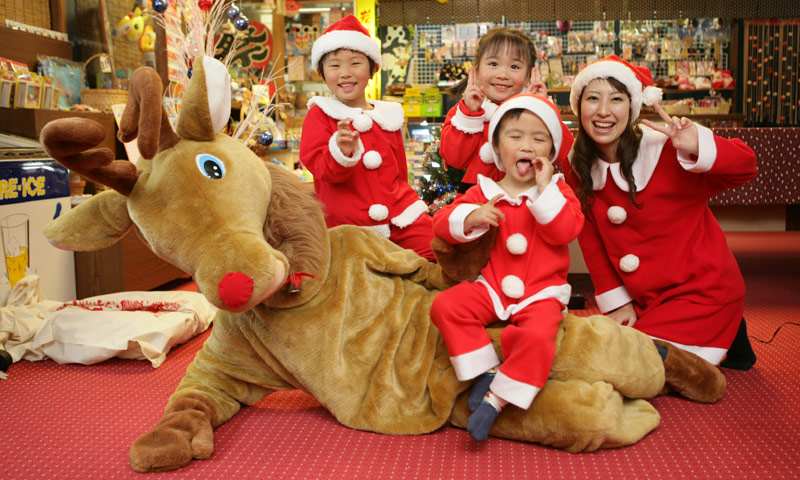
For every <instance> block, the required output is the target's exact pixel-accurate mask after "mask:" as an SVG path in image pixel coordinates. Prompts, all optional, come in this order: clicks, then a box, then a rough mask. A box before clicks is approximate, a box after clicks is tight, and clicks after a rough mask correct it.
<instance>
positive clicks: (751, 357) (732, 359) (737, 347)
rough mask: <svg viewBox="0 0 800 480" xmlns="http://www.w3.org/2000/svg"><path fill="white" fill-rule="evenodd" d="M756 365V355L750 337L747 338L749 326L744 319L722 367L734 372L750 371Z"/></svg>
mask: <svg viewBox="0 0 800 480" xmlns="http://www.w3.org/2000/svg"><path fill="white" fill-rule="evenodd" d="M755 363H756V354H755V352H753V347H752V346H750V337H748V336H747V324H746V323H745V321H744V317H742V323H740V324H739V331H737V332H736V338H734V339H733V343H731V346H730V348H729V349H728V355H726V356H725V359H724V360H723V361H722V363H720V364H719V366H720V367H725V368H732V369H734V370H750V368H751V367H752V366H753V365H754V364H755Z"/></svg>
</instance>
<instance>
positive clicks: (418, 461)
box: [0, 233, 800, 480]
mask: <svg viewBox="0 0 800 480" xmlns="http://www.w3.org/2000/svg"><path fill="white" fill-rule="evenodd" d="M770 238H771V240H770ZM730 243H731V246H732V248H734V250H735V251H736V253H737V257H738V258H739V260H740V262H741V263H742V269H743V271H744V273H745V277H746V281H747V286H748V293H747V302H746V307H745V315H746V318H747V320H748V325H749V327H750V334H751V335H753V336H755V337H758V338H761V339H764V340H768V339H769V338H770V337H771V336H772V335H773V333H774V332H775V330H776V329H777V328H778V327H779V326H780V325H781V324H783V323H784V322H798V321H800V268H798V266H800V236H798V235H796V234H793V233H792V234H781V235H777V236H776V235H774V234H773V235H768V236H766V237H765V236H759V235H752V234H734V235H732V236H731V237H730ZM587 308H588V310H586V311H581V312H576V313H592V304H591V303H589V305H588V306H587ZM207 335H208V332H207V333H205V334H203V335H201V336H199V337H196V338H194V339H192V340H190V341H189V342H187V343H186V344H184V345H181V346H180V347H178V348H176V349H173V350H172V351H171V352H170V354H169V355H168V357H167V360H166V362H165V363H164V364H163V365H162V366H161V367H159V368H157V369H153V368H152V367H151V366H150V364H149V363H148V362H142V361H131V360H116V359H115V360H111V361H107V362H104V363H102V364H99V365H94V366H78V365H58V364H56V363H54V362H51V361H44V362H36V363H32V362H26V361H22V362H19V363H16V364H14V365H12V366H11V368H10V369H9V371H8V373H9V379H8V380H5V381H0V412H1V413H0V432H2V440H0V478H3V479H6V480H15V479H20V480H31V479H126V478H145V477H144V476H143V475H141V474H137V473H135V472H133V470H131V469H130V467H129V465H128V448H129V446H130V444H131V443H132V442H133V440H134V439H136V438H137V437H138V436H139V435H141V434H142V433H143V432H145V431H146V430H147V429H148V428H149V427H150V426H152V425H153V424H154V423H155V422H156V420H158V418H160V416H161V413H162V409H163V407H164V404H165V403H166V400H167V398H168V397H169V395H170V394H171V393H172V392H173V391H174V389H175V387H176V386H177V384H178V382H179V380H180V378H181V377H182V376H183V373H184V371H185V369H186V367H187V365H188V364H189V363H190V362H191V360H192V358H193V357H194V354H195V352H196V351H197V350H198V349H199V348H200V347H201V346H202V343H203V341H204V340H205V338H206V337H207ZM753 347H754V349H755V351H756V354H757V355H758V363H757V364H756V367H755V368H754V369H753V370H751V371H749V372H738V371H733V370H727V369H723V371H724V373H725V375H726V377H727V379H728V389H727V391H726V393H725V397H724V398H723V399H722V401H720V402H719V403H718V404H716V405H700V404H695V403H691V402H688V401H685V400H682V399H680V398H678V397H659V398H656V399H655V400H654V401H653V404H654V405H655V406H656V408H657V409H658V410H659V412H660V413H661V415H662V422H661V425H660V426H659V427H658V428H657V429H656V430H655V431H654V432H652V433H651V434H650V435H648V436H647V437H645V438H644V439H643V440H642V441H641V442H639V443H637V444H636V445H633V446H631V447H626V448H621V449H615V450H605V451H599V452H595V453H591V454H570V453H566V452H564V451H561V450H556V449H552V448H547V447H542V446H539V445H533V444H526V443H521V442H515V441H509V440H501V439H495V438H490V439H489V440H488V441H486V442H484V443H482V444H476V443H475V442H473V441H472V440H471V439H470V437H469V435H468V434H467V433H466V432H465V431H463V430H459V429H455V428H442V429H441V430H439V431H437V432H435V433H433V434H430V435H423V436H415V437H392V436H387V435H378V434H373V433H366V432H360V431H355V430H350V429H348V428H345V427H342V426H341V425H339V424H338V423H337V422H336V421H335V420H334V418H333V417H332V416H331V415H330V414H328V413H327V412H326V411H325V410H324V409H323V408H322V407H321V406H320V405H319V404H318V403H317V402H316V401H315V400H314V399H313V398H311V397H310V396H308V395H306V394H303V393H300V392H284V393H276V394H274V395H272V396H270V397H268V398H266V399H265V400H263V401H262V402H261V403H259V404H258V405H256V406H253V407H249V408H244V409H243V410H242V411H241V413H240V414H238V415H237V416H235V417H234V418H233V419H232V420H231V421H229V422H228V423H226V424H225V425H223V426H222V427H220V428H218V429H217V430H216V432H215V446H216V449H215V452H214V455H213V456H212V458H211V459H210V460H206V461H195V462H193V463H192V464H190V465H189V466H188V467H186V468H184V469H182V470H179V471H177V472H168V473H164V474H151V475H150V476H149V478H169V479H172V478H181V479H222V478H226V479H227V478H229V479H267V478H278V479H283V478H303V479H306V478H309V479H310V478H337V479H338V478H341V479H352V478H356V479H394V478H402V479H406V478H407V479H461V478H465V479H466V478H481V479H506V478H507V479H520V478H548V479H550V478H553V479H583V478H585V479H606V478H609V479H610V478H614V479H621V478H622V479H625V478H635V479H660V478H670V479H671V478H676V479H678V478H679V479H691V478H697V479H776V478H798V477H799V476H800V466H798V464H799V463H800V401H798V400H799V399H800V383H798V378H800V355H798V351H800V328H798V327H797V326H792V325H786V326H784V327H783V328H782V329H781V330H780V332H779V333H778V334H777V336H776V337H775V339H774V340H772V342H771V343H769V344H762V343H759V342H758V341H755V340H754V341H753Z"/></svg>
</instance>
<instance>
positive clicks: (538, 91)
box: [528, 67, 547, 97]
mask: <svg viewBox="0 0 800 480" xmlns="http://www.w3.org/2000/svg"><path fill="white" fill-rule="evenodd" d="M528 93H532V94H534V95H540V96H542V97H546V96H547V86H546V85H545V84H544V82H543V81H542V74H541V73H540V72H539V67H533V68H531V84H530V85H528Z"/></svg>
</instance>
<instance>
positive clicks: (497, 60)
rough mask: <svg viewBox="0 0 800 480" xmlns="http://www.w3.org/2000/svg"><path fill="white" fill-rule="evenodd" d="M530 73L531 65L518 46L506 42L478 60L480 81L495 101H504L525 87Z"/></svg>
mask: <svg viewBox="0 0 800 480" xmlns="http://www.w3.org/2000/svg"><path fill="white" fill-rule="evenodd" d="M529 75H530V65H528V62H527V60H525V59H524V58H523V56H522V54H521V53H520V52H518V51H517V49H516V48H513V47H512V46H511V44H509V43H505V44H503V45H500V46H498V48H496V49H494V50H492V51H488V52H486V55H484V56H483V57H481V59H480V62H478V82H479V84H480V87H481V90H482V91H483V93H484V95H486V96H487V97H488V98H489V100H492V101H493V102H495V103H502V102H503V100H506V99H507V98H509V97H512V96H514V95H516V94H518V93H520V92H522V89H523V88H525V85H526V84H527V83H528V77H529Z"/></svg>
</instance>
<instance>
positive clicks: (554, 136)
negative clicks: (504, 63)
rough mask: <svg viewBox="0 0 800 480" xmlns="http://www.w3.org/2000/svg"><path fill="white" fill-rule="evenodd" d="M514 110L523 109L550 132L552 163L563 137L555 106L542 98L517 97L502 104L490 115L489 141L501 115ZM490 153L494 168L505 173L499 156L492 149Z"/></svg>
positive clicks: (556, 156) (532, 96)
mask: <svg viewBox="0 0 800 480" xmlns="http://www.w3.org/2000/svg"><path fill="white" fill-rule="evenodd" d="M516 108H524V109H525V110H528V111H529V112H531V113H533V114H534V115H536V116H537V117H539V118H540V119H541V120H542V122H544V125H545V127H547V130H548V131H549V132H550V138H551V140H552V141H553V149H554V150H555V154H554V155H553V157H552V158H551V159H550V161H554V160H555V159H556V158H558V154H559V151H560V150H561V141H562V140H563V137H564V131H563V129H562V124H561V118H560V117H559V115H558V113H557V112H556V109H555V106H554V105H553V104H552V103H549V102H548V101H547V100H545V99H544V98H541V97H536V96H534V95H517V96H514V97H511V98H509V99H508V100H506V101H505V102H503V103H502V104H501V105H500V107H499V108H498V109H497V111H496V112H494V115H492V120H491V121H490V122H489V135H488V137H489V140H490V141H491V139H492V137H493V136H494V131H495V129H496V128H497V125H498V124H499V123H500V120H501V119H502V118H503V115H505V114H506V112H508V111H509V110H513V109H516ZM491 151H492V158H493V159H494V164H495V166H496V167H497V169H498V170H500V171H501V172H505V171H506V170H505V168H503V162H502V161H501V160H500V155H499V154H498V153H497V152H496V151H495V149H494V148H492V149H491Z"/></svg>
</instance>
